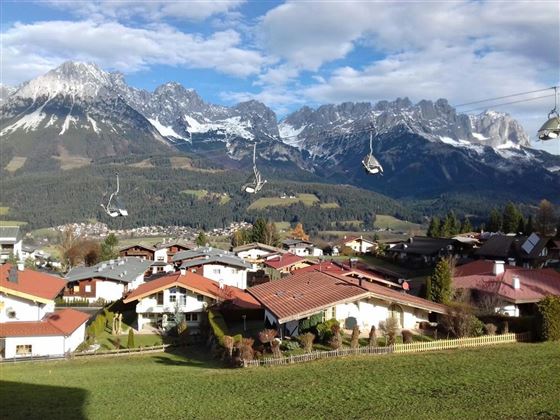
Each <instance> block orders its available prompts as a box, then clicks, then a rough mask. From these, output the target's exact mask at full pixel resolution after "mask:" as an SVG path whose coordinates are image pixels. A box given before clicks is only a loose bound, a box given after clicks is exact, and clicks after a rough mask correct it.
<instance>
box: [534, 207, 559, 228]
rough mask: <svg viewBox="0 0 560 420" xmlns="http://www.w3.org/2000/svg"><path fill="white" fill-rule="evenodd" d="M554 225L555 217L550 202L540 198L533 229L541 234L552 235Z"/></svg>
mask: <svg viewBox="0 0 560 420" xmlns="http://www.w3.org/2000/svg"><path fill="white" fill-rule="evenodd" d="M555 225H556V217H555V214H554V207H553V206H552V203H551V202H550V201H548V200H542V201H541V203H540V205H539V209H538V210H537V216H536V217H535V229H536V230H537V232H539V233H540V234H541V235H543V236H546V235H552V234H553V233H554V226H555Z"/></svg>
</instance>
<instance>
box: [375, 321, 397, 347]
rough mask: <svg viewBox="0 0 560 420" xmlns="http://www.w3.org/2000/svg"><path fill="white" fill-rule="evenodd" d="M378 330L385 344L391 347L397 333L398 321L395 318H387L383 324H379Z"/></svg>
mask: <svg viewBox="0 0 560 420" xmlns="http://www.w3.org/2000/svg"><path fill="white" fill-rule="evenodd" d="M379 328H380V329H381V331H383V335H384V336H385V344H386V345H387V346H392V345H394V344H395V342H396V339H397V331H398V329H399V321H397V319H396V318H387V320H386V321H385V322H381V323H379Z"/></svg>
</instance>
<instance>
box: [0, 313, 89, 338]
mask: <svg viewBox="0 0 560 420" xmlns="http://www.w3.org/2000/svg"><path fill="white" fill-rule="evenodd" d="M89 318H90V316H89V315H88V314H86V313H84V312H80V311H76V310H75V309H62V310H59V311H55V312H53V313H52V314H48V315H47V316H45V318H43V319H42V320H41V321H15V322H3V323H0V337H36V336H45V335H49V336H52V335H63V336H69V335H71V334H72V333H73V332H74V331H76V330H77V329H78V327H80V326H81V325H82V324H83V323H84V322H86V321H87V320H88V319H89Z"/></svg>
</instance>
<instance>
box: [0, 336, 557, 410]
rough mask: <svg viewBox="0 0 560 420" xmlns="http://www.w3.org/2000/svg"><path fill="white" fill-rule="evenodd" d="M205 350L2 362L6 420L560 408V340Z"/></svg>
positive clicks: (3, 406)
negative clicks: (424, 348)
mask: <svg viewBox="0 0 560 420" xmlns="http://www.w3.org/2000/svg"><path fill="white" fill-rule="evenodd" d="M208 357H209V356H208V352H207V351H202V350H196V349H193V350H190V351H188V352H187V353H185V354H184V355H183V354H166V353H161V354H153V355H143V356H130V357H115V358H103V359H92V360H84V359H80V360H73V361H66V362H48V363H25V364H18V365H3V366H2V367H1V377H2V385H1V389H0V395H2V411H3V412H4V413H5V414H9V415H8V418H10V419H26V418H36V417H37V415H38V413H40V416H41V418H44V419H50V418H57V419H65V418H73V419H86V418H87V419H108V418H117V419H119V418H121V419H129V418H147V419H150V418H197V419H222V418H223V419H225V418H229V419H232V418H256V417H258V418H273V417H274V418H276V417H282V418H290V419H292V418H297V419H300V418H302V419H303V418H336V419H341V418H411V419H436V418H437V419H442V418H449V419H455V418H470V419H479V418H485V419H503V418H510V419H512V418H515V419H530V418H539V419H553V418H558V416H560V399H559V398H558V391H559V390H560V351H559V348H558V343H546V344H514V345H503V346H495V347H487V348H485V349H469V350H461V351H456V350H455V351H449V352H437V353H429V354H428V353H425V354H418V355H389V356H378V357H367V356H364V357H349V358H344V359H338V360H334V359H330V360H325V361H317V362H311V363H307V364H300V365H292V366H280V367H273V368H255V369H237V370H232V369H222V368H220V366H219V365H218V364H216V362H213V361H211V360H209V359H208Z"/></svg>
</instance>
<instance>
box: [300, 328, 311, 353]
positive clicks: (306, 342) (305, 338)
mask: <svg viewBox="0 0 560 420" xmlns="http://www.w3.org/2000/svg"><path fill="white" fill-rule="evenodd" d="M298 338H299V342H300V343H301V345H302V346H303V350H304V351H305V352H306V353H311V352H312V351H313V340H315V335H314V334H312V333H310V332H307V333H305V334H301V335H300V336H299V337H298Z"/></svg>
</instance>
